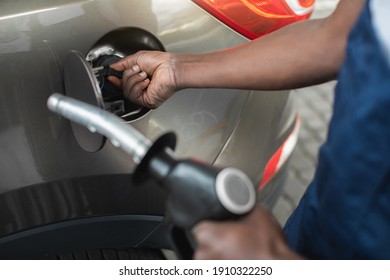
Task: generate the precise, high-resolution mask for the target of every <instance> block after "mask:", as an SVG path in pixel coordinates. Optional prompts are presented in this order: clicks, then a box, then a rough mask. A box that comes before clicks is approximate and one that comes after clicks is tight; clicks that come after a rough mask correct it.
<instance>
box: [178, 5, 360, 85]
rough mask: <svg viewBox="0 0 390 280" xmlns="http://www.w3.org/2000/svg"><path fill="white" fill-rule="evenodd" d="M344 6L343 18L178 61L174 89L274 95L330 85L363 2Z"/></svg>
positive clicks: (338, 16) (300, 25)
mask: <svg viewBox="0 0 390 280" xmlns="http://www.w3.org/2000/svg"><path fill="white" fill-rule="evenodd" d="M348 2H349V3H348ZM350 2H351V1H344V2H343V6H344V7H341V8H340V10H343V9H344V10H346V9H349V16H345V14H346V13H345V12H343V11H341V12H338V13H337V12H336V13H335V15H333V16H331V17H329V18H327V19H320V20H310V21H305V22H300V23H297V24H293V25H290V26H288V27H285V28H283V29H281V30H278V31H276V32H274V33H272V34H269V35H267V36H264V37H262V38H259V39H257V40H255V41H252V42H249V43H246V44H244V45H240V46H237V47H235V48H231V49H227V50H222V51H217V52H213V53H208V54H195V55H178V56H177V57H176V59H177V61H178V63H177V65H178V70H179V71H176V73H177V77H176V81H177V85H178V87H179V88H186V87H218V88H241V89H258V90H278V89H292V88H299V87H304V86H309V85H314V84H318V83H322V82H326V81H329V80H331V79H334V78H336V76H337V73H338V71H339V68H340V65H341V64H342V62H343V60H344V51H345V46H346V41H347V40H346V39H347V35H348V33H349V30H350V28H351V26H352V25H353V23H354V21H355V18H356V16H357V14H358V12H359V11H360V7H359V4H361V3H363V2H364V1H359V0H356V2H355V1H354V2H355V3H353V5H355V7H354V8H353V7H351V5H352V4H351V3H350ZM356 6H357V7H358V8H357V7H356ZM351 9H353V10H351ZM342 14H344V16H342Z"/></svg>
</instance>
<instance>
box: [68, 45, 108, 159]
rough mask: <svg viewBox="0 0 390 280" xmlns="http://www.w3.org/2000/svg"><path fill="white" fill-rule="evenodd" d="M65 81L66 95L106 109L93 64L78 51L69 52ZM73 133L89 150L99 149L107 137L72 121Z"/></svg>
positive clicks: (82, 145)
mask: <svg viewBox="0 0 390 280" xmlns="http://www.w3.org/2000/svg"><path fill="white" fill-rule="evenodd" d="M64 81H65V92H66V95H67V96H69V97H72V98H75V99H77V100H80V101H83V102H86V103H88V104H91V105H93V106H97V107H99V108H101V109H104V102H103V97H102V93H101V90H100V86H99V83H98V80H97V78H96V77H95V74H94V72H93V69H92V66H91V65H90V64H89V63H88V62H87V61H86V60H85V58H84V57H83V55H82V54H81V53H80V52H78V51H71V52H69V53H68V54H67V56H66V59H65V63H64ZM71 126H72V130H73V134H74V136H75V138H76V140H77V142H78V144H79V145H80V146H81V148H82V149H84V150H85V151H87V152H97V151H99V150H100V149H101V148H102V147H103V146H104V143H105V140H106V139H105V137H104V136H103V135H101V134H99V133H94V131H93V129H92V128H91V129H88V128H86V127H84V126H81V125H78V124H76V123H74V122H71Z"/></svg>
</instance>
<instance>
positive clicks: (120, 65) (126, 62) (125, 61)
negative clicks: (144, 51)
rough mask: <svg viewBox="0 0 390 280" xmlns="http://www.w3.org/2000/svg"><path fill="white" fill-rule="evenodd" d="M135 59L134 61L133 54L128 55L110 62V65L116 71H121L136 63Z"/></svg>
mask: <svg viewBox="0 0 390 280" xmlns="http://www.w3.org/2000/svg"><path fill="white" fill-rule="evenodd" d="M135 61H136V58H135V55H129V56H127V57H125V58H122V59H121V60H119V61H117V62H115V63H113V64H111V65H110V67H111V68H112V69H114V70H116V71H119V72H123V71H125V70H126V69H129V68H131V67H132V66H133V65H134V64H136V63H135Z"/></svg>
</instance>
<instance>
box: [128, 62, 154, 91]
mask: <svg viewBox="0 0 390 280" xmlns="http://www.w3.org/2000/svg"><path fill="white" fill-rule="evenodd" d="M147 77H148V76H147V74H146V73H145V72H144V71H140V69H139V67H138V66H136V65H135V66H133V67H132V68H131V69H128V70H126V71H125V72H124V73H123V78H122V84H123V86H124V88H125V89H126V90H127V91H131V90H132V88H133V87H134V86H135V85H136V84H138V83H139V82H141V81H143V80H145V79H146V78H147Z"/></svg>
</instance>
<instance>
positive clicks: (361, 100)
mask: <svg viewBox="0 0 390 280" xmlns="http://www.w3.org/2000/svg"><path fill="white" fill-rule="evenodd" d="M389 28H390V27H389ZM338 81H339V82H338V85H337V87H336V93H335V103H334V108H333V109H334V114H333V117H332V120H331V123H330V127H329V134H328V138H327V140H326V142H325V144H324V145H323V146H322V147H321V149H320V154H319V163H318V168H317V171H316V174H315V177H314V179H313V182H312V183H311V185H310V186H309V187H308V189H307V191H306V193H305V195H304V196H303V198H302V200H301V202H300V204H299V206H298V207H297V209H296V211H295V212H294V213H293V214H292V216H291V217H290V218H289V220H288V221H287V223H286V226H285V233H286V235H287V239H288V243H289V244H290V245H291V246H292V248H293V249H295V250H296V251H297V252H299V253H301V254H303V255H304V256H305V257H307V258H312V259H390V69H389V63H388V61H387V59H386V58H385V55H384V52H383V49H382V48H381V45H380V42H379V40H378V37H377V33H376V31H375V30H374V27H373V24H372V20H371V13H370V5H369V1H368V3H367V4H366V7H365V8H364V10H363V12H362V14H361V16H360V18H359V19H358V22H357V24H356V25H355V27H354V28H353V30H352V32H351V34H350V36H349V43H348V49H347V55H346V60H345V62H344V66H343V67H342V70H341V72H340V74H339V78H338ZM287 187H288V186H287Z"/></svg>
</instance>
